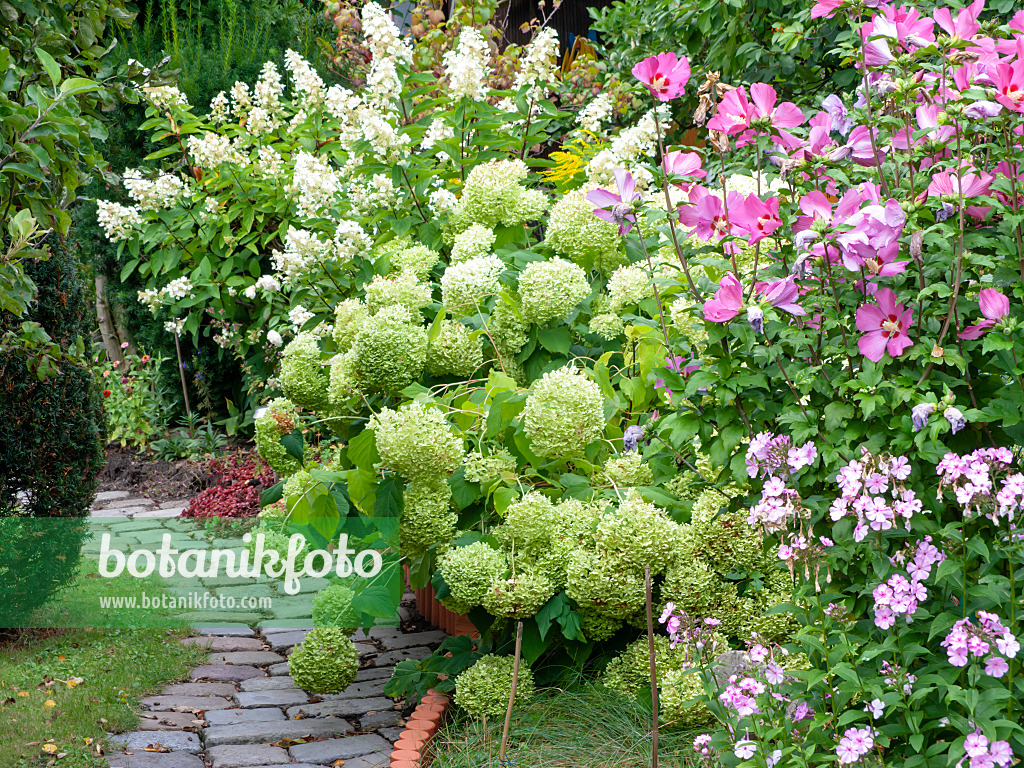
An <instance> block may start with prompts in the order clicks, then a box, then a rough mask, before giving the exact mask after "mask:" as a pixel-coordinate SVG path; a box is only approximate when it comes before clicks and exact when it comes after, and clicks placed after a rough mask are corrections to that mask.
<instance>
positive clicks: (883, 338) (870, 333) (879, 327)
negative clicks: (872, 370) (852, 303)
mask: <svg viewBox="0 0 1024 768" xmlns="http://www.w3.org/2000/svg"><path fill="white" fill-rule="evenodd" d="M875 301H877V302H878V303H877V305H876V304H864V305H862V306H860V307H858V308H857V330H859V331H861V332H863V334H864V335H863V336H861V337H860V339H859V340H858V341H857V348H858V349H859V350H860V353H861V354H862V355H864V357H866V358H867V359H868V360H870V361H872V362H873V363H877V362H878V361H879V360H881V359H882V358H883V357H884V356H885V353H886V352H888V353H889V356H890V357H899V356H900V355H902V354H903V350H905V349H906V348H907V347H909V346H910V345H911V343H912V342H911V341H910V337H909V335H908V334H909V331H910V325H911V323H913V322H914V311H913V310H911V309H904V307H903V305H902V304H898V303H897V302H896V294H895V293H893V292H892V291H891V290H890V289H888V288H882V289H881V290H880V291H878V292H877V293H876V294H875Z"/></svg>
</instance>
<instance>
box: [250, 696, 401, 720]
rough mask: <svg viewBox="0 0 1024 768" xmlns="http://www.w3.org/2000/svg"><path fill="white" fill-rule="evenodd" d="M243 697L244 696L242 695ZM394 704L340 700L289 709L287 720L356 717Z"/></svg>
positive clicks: (389, 700) (381, 700) (372, 699)
mask: <svg viewBox="0 0 1024 768" xmlns="http://www.w3.org/2000/svg"><path fill="white" fill-rule="evenodd" d="M243 695H244V694H243ZM394 706H395V703H394V702H393V701H392V700H391V699H386V698H384V697H382V696H378V697H375V698H370V699H342V700H341V701H320V702H317V703H315V704H300V705H298V706H295V707H289V708H288V710H287V714H288V719H289V720H294V719H296V718H299V717H303V718H310V717H358V716H361V715H365V714H366V713H367V712H379V711H380V710H382V709H392V708H394Z"/></svg>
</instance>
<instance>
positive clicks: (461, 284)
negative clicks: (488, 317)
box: [441, 255, 505, 317]
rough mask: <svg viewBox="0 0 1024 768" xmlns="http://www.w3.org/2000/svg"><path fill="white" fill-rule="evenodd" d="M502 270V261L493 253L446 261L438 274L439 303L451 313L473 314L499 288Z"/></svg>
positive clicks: (458, 314)
mask: <svg viewBox="0 0 1024 768" xmlns="http://www.w3.org/2000/svg"><path fill="white" fill-rule="evenodd" d="M504 271H505V262H503V261H502V260H501V259H499V258H498V257H497V256H494V255H489V256H477V257H476V258H473V259H469V260H467V261H463V262H460V263H458V264H452V265H450V266H449V267H448V269H446V270H445V271H444V274H443V275H442V276H441V303H442V304H444V306H445V308H446V309H448V310H449V311H450V312H451V313H452V315H453V316H454V317H465V316H466V315H475V314H477V313H478V312H479V311H480V308H481V306H482V305H483V303H484V302H485V301H486V299H487V298H488V297H489V296H494V295H496V294H497V293H498V291H500V290H501V283H500V282H499V278H500V277H501V273H502V272H504Z"/></svg>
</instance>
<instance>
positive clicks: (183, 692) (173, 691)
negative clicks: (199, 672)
mask: <svg viewBox="0 0 1024 768" xmlns="http://www.w3.org/2000/svg"><path fill="white" fill-rule="evenodd" d="M160 695H161V696H223V697H224V698H226V699H230V698H231V697H232V696H234V695H235V686H234V685H232V684H231V683H178V684H177V685H168V686H167V687H166V688H164V689H163V690H162V691H160Z"/></svg>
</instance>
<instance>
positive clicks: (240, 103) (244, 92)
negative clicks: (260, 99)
mask: <svg viewBox="0 0 1024 768" xmlns="http://www.w3.org/2000/svg"><path fill="white" fill-rule="evenodd" d="M250 109H252V93H251V92H250V91H249V84H248V83H243V82H242V81H241V80H237V81H235V84H234V85H233V86H231V111H232V112H233V113H234V115H235V118H236V119H241V118H243V117H245V116H246V115H247V114H249V110H250Z"/></svg>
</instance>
